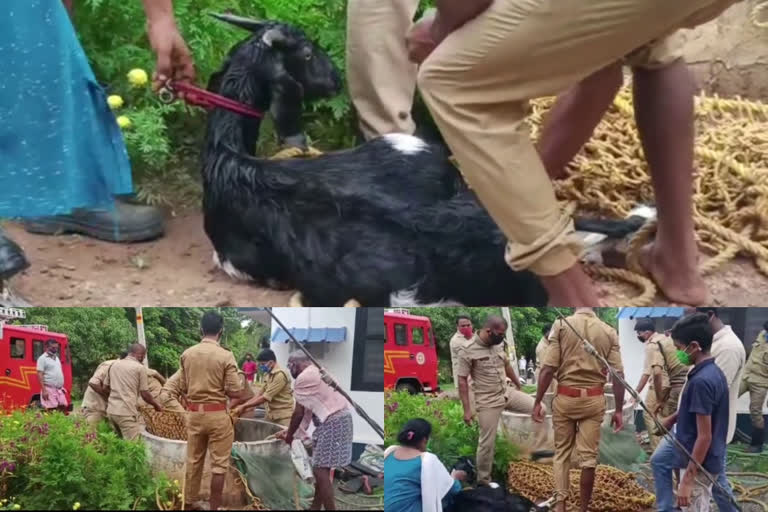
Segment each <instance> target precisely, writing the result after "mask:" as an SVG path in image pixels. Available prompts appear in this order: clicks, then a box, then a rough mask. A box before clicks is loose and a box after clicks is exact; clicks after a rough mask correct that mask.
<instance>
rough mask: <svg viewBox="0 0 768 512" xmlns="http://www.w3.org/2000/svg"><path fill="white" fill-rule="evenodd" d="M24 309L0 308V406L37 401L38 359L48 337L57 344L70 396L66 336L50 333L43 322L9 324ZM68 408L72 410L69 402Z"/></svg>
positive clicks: (31, 403)
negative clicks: (38, 323)
mask: <svg viewBox="0 0 768 512" xmlns="http://www.w3.org/2000/svg"><path fill="white" fill-rule="evenodd" d="M24 317H25V315H24V310H21V309H12V308H0V408H2V409H5V410H9V409H15V408H18V407H22V406H30V405H33V406H36V405H39V404H40V382H39V381H38V378H37V358H38V357H40V355H42V353H43V351H44V350H45V349H44V344H45V342H46V341H47V340H50V339H52V340H54V341H56V342H57V343H58V344H59V357H60V358H61V367H62V370H63V372H64V388H65V389H66V390H67V397H70V396H72V395H71V393H72V359H71V357H70V353H69V342H68V340H67V336H66V335H64V334H60V333H55V332H50V331H48V328H47V327H46V326H44V325H8V324H6V323H4V322H5V321H7V320H10V319H18V318H24ZM69 409H70V410H72V402H71V401H70V404H69Z"/></svg>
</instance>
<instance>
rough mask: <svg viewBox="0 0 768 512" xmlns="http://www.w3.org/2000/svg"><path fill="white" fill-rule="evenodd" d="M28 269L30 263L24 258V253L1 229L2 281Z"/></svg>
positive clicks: (0, 274)
mask: <svg viewBox="0 0 768 512" xmlns="http://www.w3.org/2000/svg"><path fill="white" fill-rule="evenodd" d="M27 268H29V261H27V257H26V256H24V251H22V250H21V247H19V244H17V243H16V242H14V241H13V240H11V239H10V238H8V236H7V235H6V234H5V231H3V229H2V228H0V281H5V280H7V279H10V278H11V277H12V276H15V275H16V274H18V273H19V272H21V271H22V270H26V269H27Z"/></svg>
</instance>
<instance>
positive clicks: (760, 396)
mask: <svg viewBox="0 0 768 512" xmlns="http://www.w3.org/2000/svg"><path fill="white" fill-rule="evenodd" d="M741 386H742V387H744V386H746V388H747V389H746V391H749V417H750V419H751V420H752V426H753V427H754V428H765V417H764V416H763V406H764V405H765V398H766V397H767V396H768V386H766V385H762V384H756V383H754V382H747V383H746V384H745V383H744V381H743V380H742V384H741ZM742 394H744V393H743V392H742V393H739V395H742Z"/></svg>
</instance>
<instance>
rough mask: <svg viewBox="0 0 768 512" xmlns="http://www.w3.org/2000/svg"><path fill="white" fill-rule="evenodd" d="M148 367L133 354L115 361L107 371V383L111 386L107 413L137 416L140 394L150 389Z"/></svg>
mask: <svg viewBox="0 0 768 512" xmlns="http://www.w3.org/2000/svg"><path fill="white" fill-rule="evenodd" d="M148 381H149V378H148V377H147V369H146V368H145V367H144V365H143V364H141V363H140V362H138V361H137V360H136V359H135V358H134V357H133V356H127V357H126V358H125V359H121V360H118V361H115V362H114V363H113V364H112V366H110V367H109V371H107V378H106V381H105V385H107V386H109V400H108V401H107V414H111V415H113V416H137V415H138V414H139V410H138V402H139V394H140V393H141V392H142V391H149V382H148Z"/></svg>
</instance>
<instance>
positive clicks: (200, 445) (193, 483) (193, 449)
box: [184, 412, 208, 504]
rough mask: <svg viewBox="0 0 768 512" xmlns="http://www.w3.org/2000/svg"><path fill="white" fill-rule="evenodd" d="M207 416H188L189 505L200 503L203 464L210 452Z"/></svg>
mask: <svg viewBox="0 0 768 512" xmlns="http://www.w3.org/2000/svg"><path fill="white" fill-rule="evenodd" d="M205 414H206V413H202V412H190V413H189V414H188V416H187V469H186V473H185V475H184V491H185V495H186V502H187V503H188V504H194V503H196V502H198V501H200V483H201V482H202V479H203V464H204V463H205V454H206V452H207V451H208V431H207V430H206V428H205V427H206V425H205V420H204V419H203V416H204V415H205Z"/></svg>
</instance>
